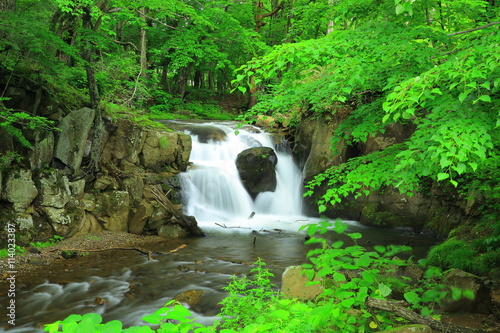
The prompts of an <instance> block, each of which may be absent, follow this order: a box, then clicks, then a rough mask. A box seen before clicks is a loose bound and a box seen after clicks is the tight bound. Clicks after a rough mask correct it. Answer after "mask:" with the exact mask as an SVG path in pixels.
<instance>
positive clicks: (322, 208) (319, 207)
mask: <svg viewBox="0 0 500 333" xmlns="http://www.w3.org/2000/svg"><path fill="white" fill-rule="evenodd" d="M324 211H326V206H325V205H323V204H321V205H319V206H318V212H320V213H323V212H324Z"/></svg>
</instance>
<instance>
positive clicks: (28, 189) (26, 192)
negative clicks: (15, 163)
mask: <svg viewBox="0 0 500 333" xmlns="http://www.w3.org/2000/svg"><path fill="white" fill-rule="evenodd" d="M31 177H32V175H31V171H30V170H25V169H21V170H16V171H13V172H11V173H9V174H8V175H7V177H6V181H5V187H4V189H3V197H4V198H5V199H6V200H7V201H8V202H11V203H12V204H13V208H14V211H15V212H18V213H22V212H24V211H25V210H26V208H28V206H29V205H30V204H31V202H33V200H34V199H35V198H36V196H37V195H38V190H37V188H36V187H35V183H34V182H33V180H32V179H31Z"/></svg>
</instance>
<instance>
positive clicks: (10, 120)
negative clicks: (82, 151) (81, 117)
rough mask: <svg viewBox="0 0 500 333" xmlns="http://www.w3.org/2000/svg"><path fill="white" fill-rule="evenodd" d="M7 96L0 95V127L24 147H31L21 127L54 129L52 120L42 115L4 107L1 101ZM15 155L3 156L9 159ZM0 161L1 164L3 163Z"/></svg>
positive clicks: (27, 128) (13, 153) (32, 129)
mask: <svg viewBox="0 0 500 333" xmlns="http://www.w3.org/2000/svg"><path fill="white" fill-rule="evenodd" d="M6 100H9V98H4V97H0V129H3V130H5V131H6V132H7V133H9V134H10V135H12V137H13V138H15V139H16V140H17V141H19V142H20V143H21V144H22V145H23V146H24V147H28V148H33V146H32V144H31V143H30V142H29V141H28V139H26V137H25V136H24V134H23V132H22V129H26V130H31V131H34V130H54V129H55V128H54V122H53V121H50V120H48V119H46V118H44V117H37V116H32V115H30V114H28V113H26V112H16V111H14V110H12V109H9V108H6V107H5V106H4V104H3V101H6ZM16 156H17V155H16V153H15V152H12V153H10V155H7V156H6V157H4V158H3V161H2V162H4V163H5V158H7V159H11V158H15V157H16ZM4 163H2V164H4Z"/></svg>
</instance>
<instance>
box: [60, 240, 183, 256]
mask: <svg viewBox="0 0 500 333" xmlns="http://www.w3.org/2000/svg"><path fill="white" fill-rule="evenodd" d="M186 246H187V245H186V244H182V245H180V246H178V247H176V248H175V249H173V250H170V251H168V252H153V251H150V250H146V249H143V248H141V247H137V246H131V247H108V248H105V249H93V250H87V249H64V250H61V249H54V250H52V251H51V252H54V251H61V252H62V251H70V252H84V253H85V252H104V251H119V250H135V251H138V252H140V253H143V254H146V255H147V256H148V260H152V259H153V258H152V257H151V255H152V254H168V253H173V252H177V251H179V250H180V249H183V248H185V247H186Z"/></svg>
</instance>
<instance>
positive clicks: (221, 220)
mask: <svg viewBox="0 0 500 333" xmlns="http://www.w3.org/2000/svg"><path fill="white" fill-rule="evenodd" d="M184 131H185V132H186V133H188V134H190V135H191V137H192V140H193V147H192V151H191V156H190V162H191V163H192V165H191V166H190V167H189V168H188V170H187V172H185V173H184V174H182V176H181V186H182V189H183V202H184V212H185V213H186V214H187V215H192V216H195V217H196V219H197V221H198V223H199V224H200V226H201V227H202V228H204V227H207V226H208V227H209V226H213V225H214V224H218V225H224V226H228V227H229V226H231V227H242V228H245V227H251V228H252V229H258V228H260V227H261V228H287V227H288V228H290V227H291V228H292V229H295V231H296V230H297V229H298V227H299V225H297V226H295V225H294V226H292V225H291V224H294V222H295V221H298V220H300V221H304V217H303V216H302V215H301V208H302V195H301V183H302V174H301V171H300V170H299V168H298V167H297V166H296V165H295V163H294V161H293V157H292V155H291V153H290V152H289V151H287V149H277V148H276V147H275V146H277V145H276V144H275V141H274V138H273V137H272V135H271V134H269V133H265V132H263V131H262V130H260V129H259V128H257V127H253V126H248V125H247V126H245V127H243V128H239V129H237V124H236V123H234V122H214V123H202V124H200V123H194V124H189V126H187V125H186V127H185V129H184ZM236 131H237V132H236ZM255 147H270V148H273V149H274V150H275V152H276V155H277V157H278V162H277V165H276V180H277V186H276V190H275V191H274V192H262V193H260V194H259V195H258V196H257V197H256V198H255V201H254V200H252V198H251V197H250V195H249V194H248V193H247V191H246V190H245V188H244V187H243V185H242V183H241V180H240V177H239V175H238V170H237V168H236V164H235V162H236V158H237V155H238V154H239V153H240V152H242V151H243V150H245V149H247V148H255ZM252 213H255V214H254V217H252V218H251V219H249V216H250V215H251V214H252Z"/></svg>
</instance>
